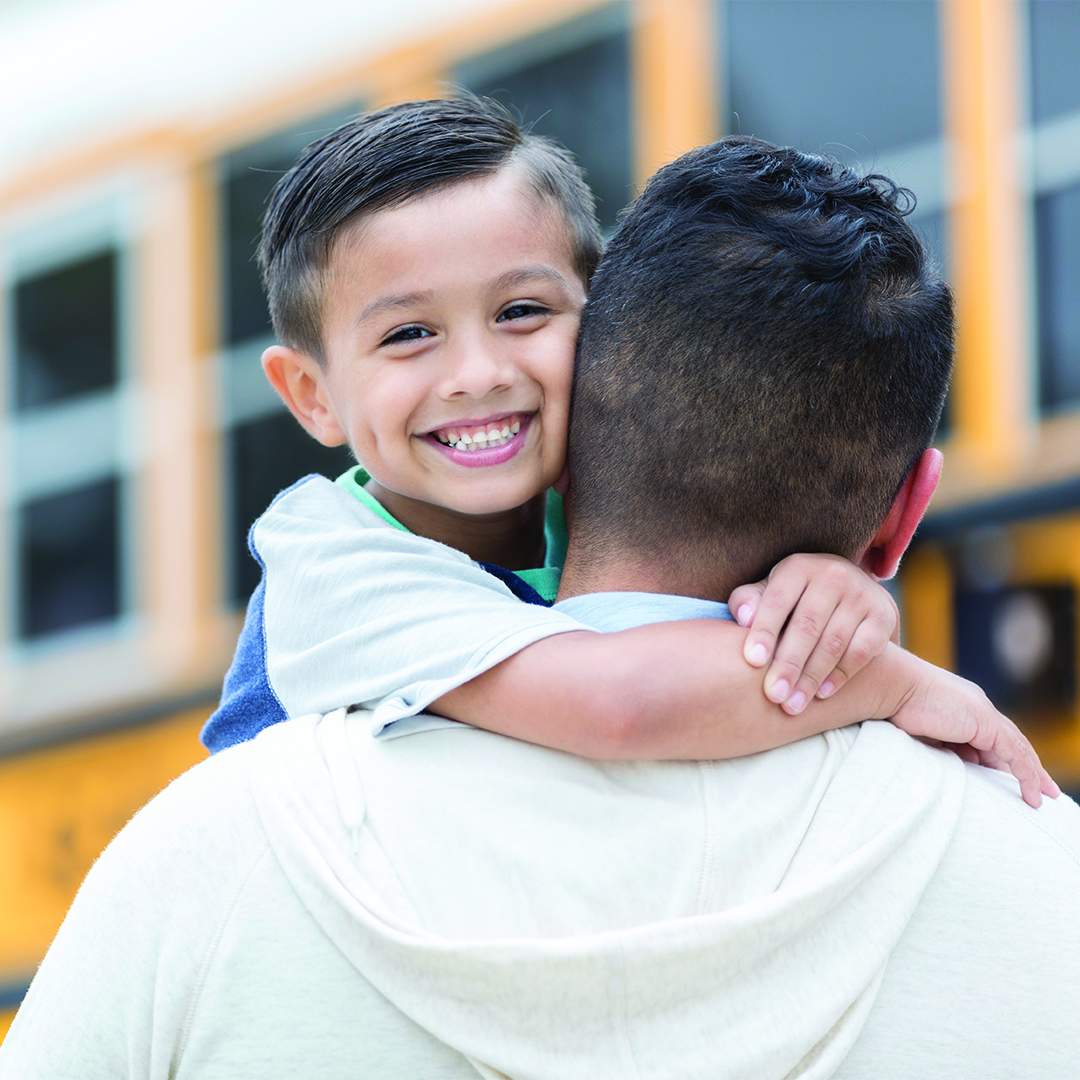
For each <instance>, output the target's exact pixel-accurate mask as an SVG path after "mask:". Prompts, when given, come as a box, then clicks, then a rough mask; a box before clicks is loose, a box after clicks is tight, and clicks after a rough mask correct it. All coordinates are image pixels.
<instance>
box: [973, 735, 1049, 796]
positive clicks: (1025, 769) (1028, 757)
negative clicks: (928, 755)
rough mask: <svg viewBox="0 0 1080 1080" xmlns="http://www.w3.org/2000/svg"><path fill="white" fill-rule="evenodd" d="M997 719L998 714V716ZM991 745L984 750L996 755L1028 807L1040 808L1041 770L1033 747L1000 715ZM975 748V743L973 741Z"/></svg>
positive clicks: (1043, 772) (1042, 773)
mask: <svg viewBox="0 0 1080 1080" xmlns="http://www.w3.org/2000/svg"><path fill="white" fill-rule="evenodd" d="M999 716H1000V714H999ZM1000 720H1001V723H1000V726H999V727H998V729H997V732H996V733H995V734H994V735H993V736H992V743H991V745H990V746H989V747H986V749H988V750H990V751H991V752H992V753H994V754H996V755H997V757H999V758H1001V759H1002V760H1003V761H1005V762H1006V763H1007V764H1008V766H1009V771H1010V772H1011V773H1012V774H1013V776H1015V777H1016V779H1017V780H1018V781H1019V782H1020V794H1021V795H1022V796H1023V799H1024V802H1026V803H1027V804H1028V805H1029V806H1034V807H1038V806H1041V805H1042V786H1043V776H1044V774H1045V770H1044V769H1043V767H1042V764H1041V763H1040V761H1039V757H1038V755H1037V754H1036V753H1035V748H1034V747H1033V746H1032V745H1031V743H1030V742H1028V740H1027V738H1026V737H1025V736H1024V734H1023V732H1022V731H1021V730H1020V729H1019V728H1018V727H1017V726H1016V725H1015V724H1014V723H1013V722H1012V721H1011V720H1009V719H1008V718H1006V717H1004V716H1001V717H1000ZM975 745H976V746H978V745H979V744H978V742H975Z"/></svg>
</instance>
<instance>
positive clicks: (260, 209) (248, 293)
mask: <svg viewBox="0 0 1080 1080" xmlns="http://www.w3.org/2000/svg"><path fill="white" fill-rule="evenodd" d="M356 112H357V109H356V108H355V107H353V106H349V107H348V108H342V109H339V110H335V111H334V112H332V113H327V114H326V115H323V116H318V117H315V118H313V119H311V120H309V121H307V122H305V123H303V124H299V125H297V126H296V127H295V128H290V129H289V130H287V131H283V132H279V133H278V134H276V135H274V136H272V137H271V138H269V139H263V140H261V141H260V142H257V143H252V144H251V145H249V146H245V147H242V148H240V149H238V150H235V151H233V152H232V153H230V154H228V155H226V157H225V158H223V159H222V191H221V201H222V207H221V214H222V231H223V232H222V235H223V244H224V246H223V251H222V261H223V264H224V265H223V270H224V293H225V295H224V297H223V301H224V303H223V314H224V326H223V327H222V336H223V339H224V343H225V344H226V345H235V344H236V343H237V342H240V341H246V340H248V339H249V338H253V337H262V336H264V335H266V334H270V333H272V330H271V326H270V314H269V312H268V311H267V308H266V298H265V296H264V295H263V290H262V281H261V279H260V276H259V268H258V265H257V264H256V262H255V249H256V247H257V246H258V243H259V230H260V229H261V228H262V218H263V213H264V211H265V210H266V200H267V198H268V197H269V195H270V192H271V190H272V189H273V187H274V185H275V184H276V183H277V182H278V179H279V178H280V177H281V175H282V174H283V173H285V172H287V171H288V170H289V169H290V168H292V166H293V165H294V164H295V163H296V159H297V157H298V156H299V155H300V151H301V150H303V148H304V147H305V146H307V145H308V143H312V142H314V141H315V140H316V139H318V138H319V137H320V136H322V135H325V134H326V133H327V132H329V131H332V130H333V129H334V128H336V127H338V126H339V125H340V124H343V123H344V122H345V121H346V120H347V119H349V117H350V116H354V115H355V114H356Z"/></svg>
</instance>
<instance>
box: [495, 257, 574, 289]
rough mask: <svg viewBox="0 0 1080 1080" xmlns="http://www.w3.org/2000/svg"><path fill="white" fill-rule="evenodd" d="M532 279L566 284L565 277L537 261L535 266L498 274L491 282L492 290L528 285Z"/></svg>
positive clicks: (551, 267)
mask: <svg viewBox="0 0 1080 1080" xmlns="http://www.w3.org/2000/svg"><path fill="white" fill-rule="evenodd" d="M533 281H557V282H558V283H559V284H560V285H566V284H567V281H566V278H565V277H563V275H562V274H560V273H559V271H558V270H556V269H555V268H554V267H553V266H545V265H544V264H542V263H538V264H537V265H536V266H523V267H521V268H520V269H517V270H510V271H508V272H507V273H505V274H500V275H499V277H497V278H496V279H495V280H494V281H493V282H492V283H491V288H492V289H493V290H498V289H512V288H513V287H514V286H515V285H528V284H529V283H530V282H533Z"/></svg>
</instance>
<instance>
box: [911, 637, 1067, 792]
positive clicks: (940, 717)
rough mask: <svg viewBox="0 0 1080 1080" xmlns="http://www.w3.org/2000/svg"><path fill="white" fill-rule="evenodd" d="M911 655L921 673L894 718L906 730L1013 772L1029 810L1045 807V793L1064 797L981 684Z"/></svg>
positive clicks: (967, 758) (968, 758) (976, 760)
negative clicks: (1043, 805)
mask: <svg viewBox="0 0 1080 1080" xmlns="http://www.w3.org/2000/svg"><path fill="white" fill-rule="evenodd" d="M907 657H908V659H909V662H914V664H915V665H916V666H917V668H918V670H917V672H916V674H915V678H914V680H913V688H912V690H911V692H910V693H908V694H907V695H906V697H905V699H904V701H903V703H902V704H901V706H900V707H899V709H897V710H896V712H895V713H894V714H893V716H892V722H893V723H894V724H895V725H896V726H897V727H898V728H900V730H901V731H906V732H907V733H908V734H909V735H914V736H915V737H916V738H920V739H922V740H923V741H925V742H929V743H931V744H933V745H935V746H941V747H945V748H946V749H949V750H953V751H955V752H956V753H957V754H959V755H960V757H962V758H963V759H964V760H965V761H970V762H973V763H974V764H976V765H986V766H989V767H990V768H992V769H1000V770H1001V771H1003V772H1011V773H1012V774H1013V776H1015V777H1016V779H1017V780H1018V781H1019V782H1020V794H1021V795H1022V796H1023V798H1024V802H1026V803H1028V804H1029V805H1030V806H1039V805H1041V803H1042V796H1043V795H1049V796H1050V797H1051V798H1054V799H1056V798H1057V797H1058V796H1059V795H1060V794H1061V788H1059V787H1058V786H1057V784H1056V783H1054V781H1053V779H1051V777H1050V774H1049V773H1048V772H1047V771H1046V770H1045V769H1044V768H1043V767H1042V765H1041V764H1040V762H1039V757H1038V755H1037V754H1036V753H1035V750H1034V748H1033V747H1032V745H1031V743H1030V742H1028V740H1027V738H1025V736H1024V734H1023V732H1021V731H1020V729H1019V728H1018V727H1017V726H1016V725H1015V724H1014V723H1013V722H1012V721H1011V720H1010V719H1009V718H1008V717H1007V716H1002V714H1001V713H999V712H998V711H997V709H995V708H994V706H993V705H992V704H991V703H990V699H989V698H988V697H987V696H986V694H984V693H983V691H982V690H981V689H980V688H979V687H978V686H976V685H975V684H974V683H972V682H968V681H967V679H962V678H960V676H959V675H954V674H953V673H952V672H951V671H945V670H943V669H942V668H938V667H934V666H933V665H932V664H928V663H926V661H924V660H919V659H918V658H917V657H913V656H911V654H910V653H908V654H907Z"/></svg>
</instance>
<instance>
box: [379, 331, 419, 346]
mask: <svg viewBox="0 0 1080 1080" xmlns="http://www.w3.org/2000/svg"><path fill="white" fill-rule="evenodd" d="M426 337H431V331H430V330H429V329H428V328H427V327H426V326H401V327H399V328H398V329H397V330H395V331H393V332H392V333H390V334H387V335H386V337H384V338H383V339H382V341H380V342H379V344H380V345H400V344H403V343H404V342H406V341H419V340H420V339H421V338H426Z"/></svg>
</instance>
